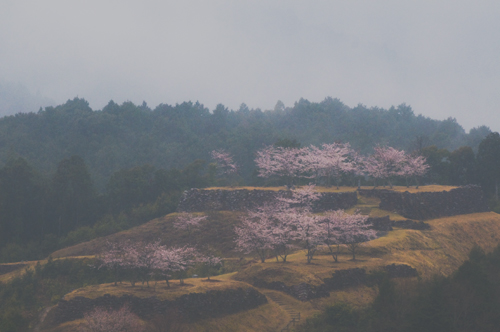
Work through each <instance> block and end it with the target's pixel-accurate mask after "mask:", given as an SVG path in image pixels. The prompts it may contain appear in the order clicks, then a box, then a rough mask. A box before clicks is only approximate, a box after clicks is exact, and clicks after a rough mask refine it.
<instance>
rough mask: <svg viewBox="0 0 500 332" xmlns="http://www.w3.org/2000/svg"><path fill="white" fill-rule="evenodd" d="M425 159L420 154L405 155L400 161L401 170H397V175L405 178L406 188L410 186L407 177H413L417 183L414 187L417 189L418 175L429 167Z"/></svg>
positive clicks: (422, 173)
mask: <svg viewBox="0 0 500 332" xmlns="http://www.w3.org/2000/svg"><path fill="white" fill-rule="evenodd" d="M426 161H427V160H426V159H425V157H422V156H414V155H407V156H406V158H405V159H404V161H403V163H402V166H401V170H400V171H399V175H401V176H403V177H404V178H405V180H406V187H407V188H408V187H409V186H410V185H409V183H408V178H410V177H414V178H415V182H416V184H417V186H416V188H417V189H418V185H419V184H418V177H421V176H423V175H424V174H425V173H426V172H427V170H428V169H429V165H427V164H426Z"/></svg>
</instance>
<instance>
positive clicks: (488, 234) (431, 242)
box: [35, 186, 500, 332]
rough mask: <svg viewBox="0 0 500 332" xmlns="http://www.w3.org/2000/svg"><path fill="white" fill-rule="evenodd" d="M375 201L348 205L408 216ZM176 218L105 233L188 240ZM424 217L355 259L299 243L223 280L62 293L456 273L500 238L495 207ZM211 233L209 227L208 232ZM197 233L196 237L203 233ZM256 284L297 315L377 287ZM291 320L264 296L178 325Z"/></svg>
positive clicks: (166, 292)
mask: <svg viewBox="0 0 500 332" xmlns="http://www.w3.org/2000/svg"><path fill="white" fill-rule="evenodd" d="M212 189H214V188H212ZM223 189H226V188H223ZM232 189H239V188H232ZM245 189H265V190H279V189H280V188H277V187H276V188H273V189H269V188H253V187H245ZM281 189H284V188H281ZM354 189H355V188H353V190H354ZM413 189H414V188H413ZM450 189H453V187H443V186H424V187H421V188H420V189H418V192H423V191H436V192H437V191H443V190H450ZM229 190H231V189H229ZM319 190H321V188H320V189H319ZM328 190H336V189H335V188H328V189H325V191H328ZM394 190H396V191H406V190H407V188H406V187H396V188H394ZM340 191H342V188H341V190H340ZM344 191H345V189H344ZM379 202H380V201H379V199H377V198H368V197H363V196H359V197H358V205H357V206H356V207H355V208H353V209H350V210H348V211H347V212H349V213H352V212H354V211H355V210H356V209H360V210H362V212H364V213H365V214H369V215H370V216H377V217H381V216H386V215H389V216H390V218H391V220H400V219H405V218H403V217H401V216H399V215H397V214H395V213H390V212H388V211H383V210H380V209H379V208H378V204H379ZM238 215H239V214H238V213H233V212H221V213H220V214H219V216H221V218H225V222H224V223H220V224H217V225H219V226H224V227H227V228H226V230H227V229H229V227H232V225H234V223H235V222H236V220H237V219H238ZM174 218H175V214H172V215H169V216H166V217H164V218H159V219H155V220H153V221H151V222H149V223H147V224H145V225H142V226H139V227H136V228H134V229H131V230H129V231H126V232H121V233H119V234H115V235H113V236H110V237H108V238H110V239H116V240H123V239H141V240H149V239H152V240H154V239H156V238H158V236H159V235H160V236H166V237H165V239H172V241H179V242H182V241H185V240H186V238H185V234H184V235H183V234H181V233H175V232H174V231H173V230H172V227H171V223H172V220H173V219H174ZM427 223H428V224H430V226H431V229H430V230H425V231H418V230H406V229H395V230H393V231H391V232H388V233H387V234H386V235H385V236H382V237H380V238H378V239H376V240H373V241H370V242H367V243H366V244H364V245H363V246H362V247H360V249H359V251H358V253H357V255H356V258H357V259H356V260H355V261H352V260H351V255H350V254H348V253H347V252H346V251H345V249H343V253H342V254H341V255H340V256H339V262H338V263H334V262H333V259H332V257H331V256H330V255H329V254H328V250H327V249H326V248H320V250H319V251H318V253H317V255H316V256H315V259H314V260H313V262H312V264H307V263H306V257H305V253H304V251H297V252H294V253H292V254H291V255H289V256H288V259H287V260H288V262H287V263H282V262H279V263H278V262H276V261H275V259H274V258H269V259H268V260H267V261H266V262H265V263H259V262H258V261H259V260H258V259H256V260H255V262H253V263H249V264H248V265H246V267H245V268H242V269H241V270H240V271H239V272H237V273H233V274H228V275H223V276H217V277H215V279H218V280H221V282H219V283H216V282H215V283H205V282H203V281H202V280H200V279H187V280H186V281H185V283H186V284H187V286H180V285H179V281H172V282H171V283H172V287H171V288H170V289H167V288H166V285H165V282H160V283H159V284H158V285H157V289H156V292H155V291H154V290H153V287H152V286H151V287H150V288H149V289H148V288H145V287H144V288H142V289H141V287H140V285H138V286H136V287H131V286H130V284H129V283H125V284H122V285H119V286H114V285H113V284H105V285H98V286H89V287H86V288H82V289H79V290H75V291H74V292H72V293H70V294H68V295H67V296H66V299H69V298H72V297H74V296H86V297H98V296H102V295H103V294H106V293H108V294H114V295H117V296H120V295H123V294H131V295H135V296H141V297H147V296H158V297H159V298H162V299H173V298H175V297H178V296H181V295H182V294H186V293H190V292H204V291H207V290H209V289H224V288H233V287H235V288H236V287H251V286H250V284H251V283H253V280H254V278H259V279H262V280H265V281H267V282H271V281H282V282H284V283H285V284H287V285H294V284H298V283H301V282H306V283H309V284H313V285H319V284H321V283H322V282H323V279H324V278H327V277H331V275H332V273H334V272H335V271H336V270H341V269H350V268H354V267H360V268H365V269H366V270H367V271H370V270H376V269H380V268H381V267H382V266H385V265H389V264H392V263H396V264H408V265H410V266H412V267H414V268H416V269H417V271H418V273H419V275H420V276H421V277H423V278H430V277H431V276H432V275H435V274H442V275H450V274H451V273H453V271H455V270H456V269H457V268H458V267H459V266H460V265H461V264H462V263H463V262H464V261H465V260H466V259H467V257H468V253H469V251H470V249H471V248H472V247H473V246H474V245H479V246H480V247H482V248H483V249H484V250H486V251H488V250H491V249H492V248H494V247H495V246H496V245H498V244H499V243H500V215H499V214H496V213H493V212H488V213H475V214H468V215H461V216H454V217H445V218H438V219H434V220H429V221H427ZM210 231H212V232H213V230H210V229H208V228H207V229H206V232H210ZM212 235H213V233H211V235H210V236H212ZM176 237H177V238H178V239H177V240H176V239H175V238H176ZM202 239H203V238H200V240H202ZM103 243H104V240H103V239H98V240H94V241H93V242H92V243H86V244H81V245H79V246H75V247H73V248H67V249H65V250H62V251H59V252H57V253H55V254H54V256H60V257H63V256H65V255H71V256H73V255H82V254H88V253H89V252H91V251H93V250H94V251H95V250H96V248H99V247H100V246H101V247H102V245H103ZM233 254H234V253H233ZM35 263H36V262H35ZM259 291H260V292H262V293H264V294H266V295H272V296H273V298H276V297H278V298H280V299H282V300H283V301H284V302H286V303H287V306H289V307H290V308H292V309H294V310H295V311H297V312H300V313H301V316H302V319H305V318H307V317H311V316H312V315H314V314H315V313H318V312H320V311H321V310H323V309H324V307H325V306H327V305H331V304H333V303H338V302H339V301H342V302H349V303H351V304H353V305H355V306H363V305H366V304H368V303H370V302H371V301H372V300H373V299H374V297H375V296H376V288H370V287H366V286H362V287H357V288H350V289H346V290H342V291H336V292H331V294H330V296H329V297H327V298H321V299H314V300H311V301H307V302H300V301H298V300H296V299H294V298H293V297H291V296H288V295H286V294H284V293H281V292H277V291H271V290H265V289H259ZM288 320H289V316H288V314H287V313H286V312H285V311H284V310H283V308H282V307H280V306H279V305H278V304H277V303H275V302H274V301H273V300H271V299H269V303H268V304H266V305H263V306H260V307H259V308H256V309H253V310H249V311H247V312H241V313H238V314H235V315H229V316H225V317H220V318H216V319H208V320H203V321H200V322H197V323H192V324H187V325H185V326H183V328H184V329H183V331H249V332H250V331H276V330H280V329H281V328H282V327H284V326H285V325H286V323H287V322H288ZM72 324H73V323H66V326H67V327H64V328H63V327H62V326H60V327H58V330H57V332H63V331H64V332H69V331H71V329H70V328H71V326H73V327H74V326H76V325H74V324H73V325H72ZM54 332H56V330H54Z"/></svg>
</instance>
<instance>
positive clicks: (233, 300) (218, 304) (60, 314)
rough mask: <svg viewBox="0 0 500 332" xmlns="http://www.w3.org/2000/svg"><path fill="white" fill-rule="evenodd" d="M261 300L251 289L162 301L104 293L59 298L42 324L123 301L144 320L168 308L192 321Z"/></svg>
mask: <svg viewBox="0 0 500 332" xmlns="http://www.w3.org/2000/svg"><path fill="white" fill-rule="evenodd" d="M264 303H267V299H266V297H265V296H264V295H263V294H261V293H259V292H258V291H257V290H256V289H254V288H246V289H243V288H238V289H226V290H223V291H215V290H214V291H208V292H206V293H190V294H185V295H182V296H180V297H178V298H177V299H175V300H172V301H168V300H164V301H161V300H159V299H157V298H155V297H148V298H138V297H135V296H132V295H123V296H121V297H116V296H112V295H109V294H105V295H104V296H101V297H98V298H96V299H89V298H86V297H81V296H79V297H75V298H73V299H71V300H69V301H65V300H61V301H59V304H58V305H57V307H55V308H54V309H53V310H52V311H51V312H50V313H49V315H48V317H47V318H46V320H45V323H46V324H47V325H48V326H56V325H59V324H61V323H64V322H68V321H73V320H76V319H81V318H83V315H84V314H85V313H87V312H90V311H92V310H93V309H94V308H96V307H103V308H108V309H113V310H117V309H119V308H121V307H123V306H124V305H125V304H127V305H128V306H129V308H130V310H131V311H132V312H133V313H135V314H136V315H138V316H139V317H141V318H143V319H148V318H151V317H154V316H155V315H164V314H165V313H167V312H168V311H169V310H175V311H176V312H178V313H179V314H180V315H181V316H182V319H185V320H191V321H193V320H199V319H203V318H209V317H210V318H212V317H218V316H223V315H227V314H234V313H237V312H240V311H245V310H249V309H253V308H256V307H258V306H260V305H262V304H264Z"/></svg>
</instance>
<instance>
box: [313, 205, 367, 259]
mask: <svg viewBox="0 0 500 332" xmlns="http://www.w3.org/2000/svg"><path fill="white" fill-rule="evenodd" d="M367 219H368V216H363V215H361V214H357V213H356V214H347V213H345V212H344V210H336V211H327V212H326V213H325V214H324V215H323V216H321V223H320V225H321V226H320V228H321V233H322V241H323V243H324V244H326V245H327V247H328V250H329V251H330V255H332V258H333V260H334V261H335V262H336V263H337V262H338V255H339V252H340V245H341V244H345V245H347V247H348V249H349V251H350V252H351V253H352V254H353V260H355V258H356V250H357V248H358V247H359V244H360V243H362V242H366V241H368V240H370V239H372V238H375V237H376V232H375V231H374V230H371V229H369V227H370V225H368V224H366V221H367Z"/></svg>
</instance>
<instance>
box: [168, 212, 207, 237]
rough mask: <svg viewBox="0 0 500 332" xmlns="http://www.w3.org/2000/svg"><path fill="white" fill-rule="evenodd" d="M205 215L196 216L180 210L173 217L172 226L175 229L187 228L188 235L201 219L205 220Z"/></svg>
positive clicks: (198, 224)
mask: <svg viewBox="0 0 500 332" xmlns="http://www.w3.org/2000/svg"><path fill="white" fill-rule="evenodd" d="M206 219H207V216H196V215H194V214H193V213H187V212H180V213H178V214H177V217H176V218H175V222H174V227H175V228H177V229H182V230H187V232H188V235H189V236H191V232H192V231H193V230H195V229H197V228H198V227H199V226H200V223H201V222H202V221H205V220H206Z"/></svg>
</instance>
